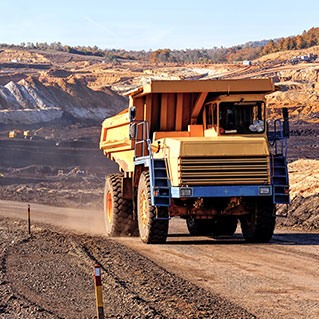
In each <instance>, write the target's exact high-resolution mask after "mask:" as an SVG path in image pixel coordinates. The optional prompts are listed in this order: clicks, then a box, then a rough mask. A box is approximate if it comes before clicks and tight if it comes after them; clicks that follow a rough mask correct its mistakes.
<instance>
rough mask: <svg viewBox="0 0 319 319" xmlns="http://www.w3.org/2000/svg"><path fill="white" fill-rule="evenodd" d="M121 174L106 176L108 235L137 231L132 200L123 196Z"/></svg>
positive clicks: (106, 224) (122, 234) (127, 233)
mask: <svg viewBox="0 0 319 319" xmlns="http://www.w3.org/2000/svg"><path fill="white" fill-rule="evenodd" d="M121 178H122V175H121V174H110V175H108V176H107V177H106V180H105V188H104V220H105V228H106V234H107V235H108V236H111V237H113V236H131V235H135V234H136V232H137V221H135V220H133V214H132V201H131V200H127V199H124V198H123V193H122V183H121Z"/></svg>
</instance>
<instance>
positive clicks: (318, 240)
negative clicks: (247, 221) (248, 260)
mask: <svg viewBox="0 0 319 319" xmlns="http://www.w3.org/2000/svg"><path fill="white" fill-rule="evenodd" d="M166 245H256V243H248V242H246V241H245V240H244V238H243V237H242V235H241V234H235V235H234V236H232V237H217V238H215V237H211V236H206V237H205V236H191V235H188V234H169V235H168V240H167V242H166ZM257 245H286V246H289V245H291V246H303V245H309V246H316V245H319V234H315V233H282V234H275V235H274V236H273V238H272V239H271V241H270V242H269V243H260V244H259V243H257Z"/></svg>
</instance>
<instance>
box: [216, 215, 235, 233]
mask: <svg viewBox="0 0 319 319" xmlns="http://www.w3.org/2000/svg"><path fill="white" fill-rule="evenodd" d="M237 224H238V220H237V218H236V217H235V216H219V217H217V219H216V220H215V223H214V225H213V228H212V233H213V236H216V237H218V236H232V235H234V233H235V231H236V228H237Z"/></svg>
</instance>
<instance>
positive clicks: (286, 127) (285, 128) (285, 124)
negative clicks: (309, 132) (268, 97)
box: [282, 107, 289, 138]
mask: <svg viewBox="0 0 319 319" xmlns="http://www.w3.org/2000/svg"><path fill="white" fill-rule="evenodd" d="M282 116H283V118H284V122H283V135H284V137H287V138H288V137H289V118H288V109H287V108H286V107H283V108H282Z"/></svg>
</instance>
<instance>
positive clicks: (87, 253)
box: [0, 218, 255, 319]
mask: <svg viewBox="0 0 319 319" xmlns="http://www.w3.org/2000/svg"><path fill="white" fill-rule="evenodd" d="M31 231H32V236H29V235H28V233H27V231H26V227H25V223H24V222H21V221H18V220H14V219H7V218H1V219H0V254H1V255H0V258H1V268H0V270H1V272H0V317H1V318H4V319H5V318H8V319H9V318H10V319H12V318H23V319H28V318H30V319H31V318H94V317H95V313H96V312H95V311H96V310H95V295H94V283H93V269H94V265H96V264H99V265H101V269H102V274H103V275H102V282H103V295H104V305H105V309H104V310H105V318H255V316H254V315H253V314H251V313H249V312H247V311H246V310H244V309H242V308H240V307H239V306H236V305H235V304H233V303H231V302H230V301H227V300H225V299H223V298H221V297H219V296H217V295H214V294H212V293H210V292H208V291H206V290H204V289H202V288H199V287H197V286H196V285H194V284H191V283H190V282H187V281H185V280H183V279H182V278H180V277H178V276H176V275H174V274H172V273H170V272H168V271H166V270H164V269H163V268H161V267H159V266H158V265H156V264H155V263H153V262H152V261H150V260H149V259H147V258H145V257H143V256H141V255H139V254H138V253H137V252H134V251H133V250H131V249H129V248H127V247H125V246H123V245H121V244H119V243H117V242H115V241H112V240H108V239H106V238H102V237H91V236H86V235H77V234H74V233H69V232H65V231H62V230H60V229H58V230H57V229H54V228H53V227H52V226H50V229H48V227H47V226H45V225H40V224H34V225H32V229H31ZM16 256H19V258H16Z"/></svg>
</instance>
